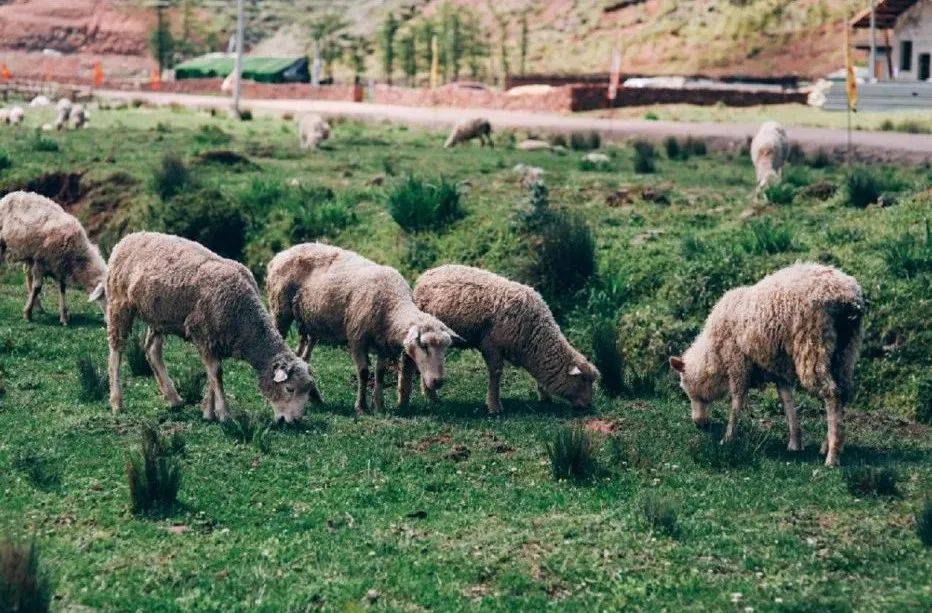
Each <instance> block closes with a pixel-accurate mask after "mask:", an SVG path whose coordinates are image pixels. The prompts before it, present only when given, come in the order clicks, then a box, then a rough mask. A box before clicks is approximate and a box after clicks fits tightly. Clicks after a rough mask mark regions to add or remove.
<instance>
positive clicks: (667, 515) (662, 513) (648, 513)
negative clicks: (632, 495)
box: [641, 494, 679, 536]
mask: <svg viewBox="0 0 932 613" xmlns="http://www.w3.org/2000/svg"><path fill="white" fill-rule="evenodd" d="M641 515H642V516H643V518H644V521H645V523H646V524H647V526H648V527H649V528H650V529H651V530H656V531H657V532H660V533H662V534H665V535H667V536H676V535H677V534H678V533H679V522H678V520H677V512H676V506H675V505H674V504H673V503H672V502H670V501H669V500H667V499H666V498H662V497H660V496H657V495H654V494H648V495H647V496H645V497H644V499H643V500H642V501H641Z"/></svg>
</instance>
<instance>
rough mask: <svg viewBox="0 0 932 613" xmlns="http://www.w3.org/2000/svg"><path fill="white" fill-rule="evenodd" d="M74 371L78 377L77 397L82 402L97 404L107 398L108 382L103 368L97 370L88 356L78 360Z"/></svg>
mask: <svg viewBox="0 0 932 613" xmlns="http://www.w3.org/2000/svg"><path fill="white" fill-rule="evenodd" d="M75 369H76V370H77V375H78V396H79V398H80V399H81V401H82V402H98V401H100V400H103V399H104V398H106V397H107V393H108V392H109V391H110V381H109V379H108V377H107V372H106V370H105V369H103V368H97V366H96V365H95V364H94V361H93V360H92V359H91V358H90V357H88V356H86V355H85V356H81V357H80V358H78V360H77V362H76V364H75Z"/></svg>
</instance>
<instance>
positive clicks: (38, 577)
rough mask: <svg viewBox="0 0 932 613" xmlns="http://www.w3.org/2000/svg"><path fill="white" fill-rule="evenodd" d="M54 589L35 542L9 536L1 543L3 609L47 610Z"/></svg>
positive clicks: (0, 585) (0, 600)
mask: <svg viewBox="0 0 932 613" xmlns="http://www.w3.org/2000/svg"><path fill="white" fill-rule="evenodd" d="M53 592H54V589H53V587H52V582H51V580H50V579H49V576H48V574H47V573H46V572H45V570H44V569H43V568H42V564H41V562H40V560H39V549H38V548H37V547H36V544H35V542H32V543H30V544H29V546H28V547H24V546H23V545H20V544H18V543H14V542H13V541H12V540H9V539H6V540H4V541H3V542H2V543H0V611H22V612H45V611H48V610H49V606H50V605H51V603H52V596H53Z"/></svg>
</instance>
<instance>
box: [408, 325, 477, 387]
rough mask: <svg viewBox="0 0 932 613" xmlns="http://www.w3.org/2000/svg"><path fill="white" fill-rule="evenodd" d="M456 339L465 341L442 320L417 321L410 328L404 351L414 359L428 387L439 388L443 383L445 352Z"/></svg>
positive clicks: (425, 385) (422, 379)
mask: <svg viewBox="0 0 932 613" xmlns="http://www.w3.org/2000/svg"><path fill="white" fill-rule="evenodd" d="M431 319H433V318H431ZM454 341H455V342H463V339H462V338H461V337H460V336H459V335H458V334H457V333H456V332H454V331H453V330H451V329H450V328H448V327H447V326H445V325H444V324H443V323H441V322H440V320H433V321H426V322H421V323H416V324H414V325H413V326H411V327H410V328H408V332H407V334H406V335H405V338H404V342H403V347H404V352H405V355H407V356H408V357H409V358H411V360H413V361H414V364H415V365H416V366H417V370H418V372H420V373H421V381H423V382H424V387H426V388H427V389H429V390H438V389H440V387H441V386H442V385H443V358H444V352H445V351H446V350H447V347H449V346H450V345H452V344H453V342H454Z"/></svg>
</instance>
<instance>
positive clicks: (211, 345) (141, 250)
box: [107, 232, 321, 422]
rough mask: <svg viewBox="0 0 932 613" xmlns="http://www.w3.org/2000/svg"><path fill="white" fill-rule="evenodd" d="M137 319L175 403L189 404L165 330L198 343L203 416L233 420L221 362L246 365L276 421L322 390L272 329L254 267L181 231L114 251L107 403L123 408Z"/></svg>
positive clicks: (133, 239) (126, 242) (136, 237)
mask: <svg viewBox="0 0 932 613" xmlns="http://www.w3.org/2000/svg"><path fill="white" fill-rule="evenodd" d="M136 316H138V317H140V318H141V319H142V320H143V321H145V322H146V323H147V324H148V325H149V330H148V332H147V334H146V340H145V349H146V357H147V358H148V360H149V364H150V365H151V366H152V371H153V373H154V375H155V379H156V382H157V383H158V386H159V389H160V390H161V391H162V393H163V394H164V395H165V397H166V399H167V400H168V401H169V403H171V405H172V406H180V405H182V404H183V403H184V401H183V400H182V398H181V397H180V396H179V395H178V392H177V391H176V390H175V386H174V384H173V383H172V380H171V379H170V378H169V376H168V372H167V370H166V368H165V363H164V362H163V360H162V343H163V336H164V335H165V334H175V335H177V336H180V337H181V338H183V339H185V340H188V341H190V342H192V343H194V345H195V346H196V347H197V350H198V352H199V353H200V354H201V359H202V360H203V362H204V366H205V367H206V368H207V383H208V385H207V389H206V391H205V394H204V401H203V404H202V412H203V416H204V419H215V418H216V419H219V420H220V421H225V420H226V419H227V418H228V417H229V411H228V410H227V402H226V396H225V394H224V391H223V381H222V379H221V371H220V363H221V360H223V359H224V358H227V357H233V358H237V359H242V360H245V361H246V362H248V363H249V364H250V365H251V366H252V367H253V369H254V370H255V371H256V374H257V376H258V378H259V390H260V391H261V392H262V395H263V396H264V397H265V398H266V399H267V400H268V401H269V402H270V403H271V404H272V408H273V410H274V414H275V419H276V420H278V421H281V420H284V421H286V422H292V421H294V420H295V419H300V418H301V416H302V415H303V414H304V405H305V404H306V403H307V400H308V398H309V397H310V398H311V399H312V400H314V401H315V402H320V401H321V398H320V394H319V393H318V392H317V387H316V386H315V384H314V379H313V378H312V377H311V374H310V372H309V371H308V367H307V364H306V363H304V361H302V360H301V359H299V358H298V357H297V356H296V355H295V354H294V352H293V351H291V349H289V348H288V346H287V345H286V344H285V341H284V340H283V339H282V337H281V335H280V334H279V333H278V332H277V331H276V330H275V326H274V325H273V323H272V318H271V317H270V316H269V313H268V311H266V310H265V307H263V306H262V300H261V299H260V298H259V289H258V287H257V286H256V282H255V279H253V277H252V274H251V273H250V272H249V270H248V269H247V268H246V267H245V266H243V265H242V264H240V263H238V262H234V261H233V260H227V259H225V258H222V257H220V256H218V255H217V254H215V253H213V252H212V251H210V250H209V249H207V248H206V247H203V246H201V245H199V244H198V243H195V242H192V241H189V240H187V239H184V238H180V237H178V236H171V235H167V234H158V233H155V232H136V233H134V234H130V235H128V236H126V237H125V238H124V239H123V240H121V241H120V242H119V243H117V245H116V247H114V248H113V254H112V255H111V256H110V271H109V273H108V275H107V335H108V339H109V342H110V360H109V372H110V406H111V408H112V409H113V411H114V412H117V411H119V410H121V409H122V408H123V392H122V388H121V386H120V361H121V357H122V353H123V351H124V349H125V348H126V343H127V340H128V339H129V336H130V334H131V333H132V329H133V319H134V318H135V317H136Z"/></svg>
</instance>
